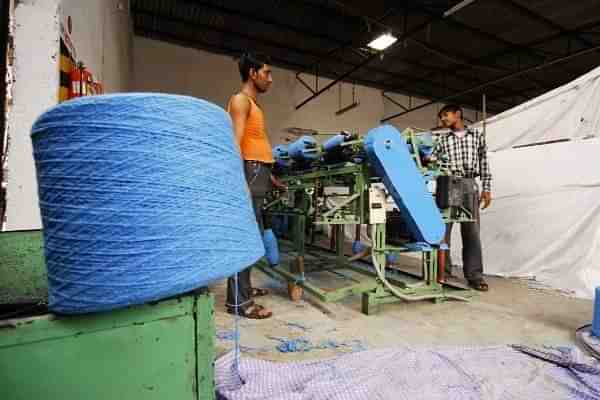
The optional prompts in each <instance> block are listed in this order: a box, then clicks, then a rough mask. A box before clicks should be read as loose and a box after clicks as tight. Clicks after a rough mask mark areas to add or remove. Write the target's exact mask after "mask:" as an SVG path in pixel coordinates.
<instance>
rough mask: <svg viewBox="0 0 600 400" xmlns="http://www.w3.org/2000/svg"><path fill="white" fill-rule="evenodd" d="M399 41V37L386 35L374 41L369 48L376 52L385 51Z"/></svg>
mask: <svg viewBox="0 0 600 400" xmlns="http://www.w3.org/2000/svg"><path fill="white" fill-rule="evenodd" d="M397 40H398V38H397V37H395V36H394V35H392V34H390V33H384V34H382V35H379V36H378V37H377V38H375V39H373V40H372V41H371V42H370V43H369V44H368V45H367V46H369V47H370V48H372V49H375V50H380V51H381V50H385V49H387V48H388V47H390V46H391V45H393V44H394V43H396V41H397Z"/></svg>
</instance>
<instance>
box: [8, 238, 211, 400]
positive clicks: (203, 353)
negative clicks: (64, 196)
mask: <svg viewBox="0 0 600 400" xmlns="http://www.w3.org/2000/svg"><path fill="white" fill-rule="evenodd" d="M41 249H42V235H41V232H40V231H28V232H4V233H0V276H1V277H2V281H1V282H0V294H1V296H0V307H1V310H2V311H1V314H2V315H1V316H0V318H1V319H0V399H7V400H8V399H10V400H31V399H48V400H53V399H56V400H59V399H60V400H71V399H73V400H75V399H78V400H79V399H115V400H116V399H127V400H133V399H144V400H149V399H157V400H158V399H189V400H205V399H208V400H210V399H214V398H215V384H214V359H215V345H214V338H215V327H214V318H213V314H214V307H213V298H212V295H210V294H209V293H208V292H207V291H206V290H198V291H196V292H194V293H188V294H186V295H182V296H179V297H177V298H172V299H167V300H164V301H160V302H156V303H152V304H144V305H139V306H132V307H128V308H125V309H121V310H115V311H109V312H103V313H94V314H85V315H73V316H61V315H55V314H50V313H47V312H43V311H41V309H42V308H43V305H44V302H45V297H46V296H47V285H46V283H45V281H46V277H45V267H44V259H43V255H42V252H41ZM23 310H26V311H27V312H26V313H25V314H28V315H22V314H23V313H22V312H21V313H20V312H19V311H23Z"/></svg>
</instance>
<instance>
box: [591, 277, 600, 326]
mask: <svg viewBox="0 0 600 400" xmlns="http://www.w3.org/2000/svg"><path fill="white" fill-rule="evenodd" d="M592 335H594V336H598V337H600V287H597V288H596V297H595V298H594V317H593V319H592Z"/></svg>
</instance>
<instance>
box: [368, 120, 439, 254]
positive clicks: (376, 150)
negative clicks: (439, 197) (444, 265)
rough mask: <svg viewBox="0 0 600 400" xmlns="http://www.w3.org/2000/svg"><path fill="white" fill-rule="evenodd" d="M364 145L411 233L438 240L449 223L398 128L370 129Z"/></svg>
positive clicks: (425, 239)
mask: <svg viewBox="0 0 600 400" xmlns="http://www.w3.org/2000/svg"><path fill="white" fill-rule="evenodd" d="M364 147H365V150H366V152H367V157H368V160H369V162H370V164H371V165H372V166H373V167H374V168H375V171H376V173H377V174H378V175H379V176H380V177H381V178H382V179H383V182H384V184H385V187H386V188H387V190H388V191H389V192H390V194H391V195H392V198H393V199H394V201H395V202H396V205H397V206H398V208H399V209H400V212H401V213H402V217H403V218H404V220H405V221H406V225H407V228H408V230H409V232H410V233H411V234H412V236H414V238H415V239H416V240H417V241H422V242H426V243H429V244H439V243H440V242H441V241H442V239H443V238H444V233H445V228H446V227H445V225H444V221H443V219H442V215H441V213H440V211H439V209H438V208H437V206H436V204H435V201H434V199H433V196H432V195H431V193H429V191H428V190H427V186H426V184H425V180H424V178H423V176H422V175H421V173H420V172H419V170H418V169H417V166H416V164H415V162H414V161H413V159H412V156H411V154H410V153H409V151H408V148H407V146H406V141H405V139H404V137H402V135H401V134H400V132H398V130H396V128H394V127H392V126H390V125H383V126H380V127H377V128H374V129H371V130H370V131H369V133H368V134H367V137H366V138H365V141H364Z"/></svg>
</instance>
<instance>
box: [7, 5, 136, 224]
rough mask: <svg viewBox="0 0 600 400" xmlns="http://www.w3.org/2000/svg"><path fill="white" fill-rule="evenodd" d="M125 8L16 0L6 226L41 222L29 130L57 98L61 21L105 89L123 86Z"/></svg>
mask: <svg viewBox="0 0 600 400" xmlns="http://www.w3.org/2000/svg"><path fill="white" fill-rule="evenodd" d="M128 9H129V8H128V5H127V2H126V1H125V0H85V1H81V0H62V1H61V0H21V1H18V2H16V9H15V11H14V16H15V37H14V42H15V68H14V75H15V76H14V78H15V83H14V86H13V91H14V92H13V95H14V100H13V101H14V103H13V106H12V108H11V110H10V114H9V118H8V135H9V146H8V157H7V160H8V161H7V181H8V182H7V194H6V197H7V199H6V200H7V210H6V225H5V230H20V229H39V228H40V227H41V220H40V213H39V206H38V198H37V183H36V177H35V167H34V162H33V156H32V146H31V139H30V136H29V133H30V129H31V126H32V124H33V122H34V121H35V119H36V118H37V117H38V116H39V115H40V114H41V113H43V112H44V111H45V110H46V109H48V108H49V107H51V106H53V105H55V104H56V103H57V101H58V88H59V65H58V59H59V50H60V45H59V38H60V30H59V27H60V21H61V20H64V19H65V18H66V17H67V16H68V15H71V18H72V21H73V31H72V40H73V43H74V45H75V47H76V50H77V55H78V58H79V59H80V60H81V61H83V62H84V63H85V64H86V65H87V66H89V67H90V69H91V71H92V73H94V75H95V76H96V77H97V78H98V79H99V80H100V81H101V82H102V83H103V84H104V90H105V92H107V93H108V92H115V91H126V90H127V89H129V86H130V79H131V61H130V60H131V44H132V36H133V35H132V26H131V23H130V19H129V15H128Z"/></svg>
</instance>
